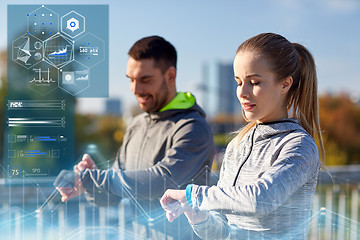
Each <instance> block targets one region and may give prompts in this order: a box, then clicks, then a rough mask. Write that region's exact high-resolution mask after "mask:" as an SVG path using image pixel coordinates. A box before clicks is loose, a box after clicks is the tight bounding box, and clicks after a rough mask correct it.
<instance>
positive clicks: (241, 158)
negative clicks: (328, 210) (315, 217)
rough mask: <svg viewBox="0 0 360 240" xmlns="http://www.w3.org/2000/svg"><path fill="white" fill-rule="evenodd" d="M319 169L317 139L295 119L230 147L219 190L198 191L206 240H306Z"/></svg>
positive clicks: (196, 203) (199, 228)
mask: <svg viewBox="0 0 360 240" xmlns="http://www.w3.org/2000/svg"><path fill="white" fill-rule="evenodd" d="M319 168H320V161H319V154H318V149H317V147H316V144H315V142H314V140H313V138H312V137H311V136H310V135H309V134H308V133H307V132H306V131H305V130H304V129H303V128H302V127H301V125H300V123H299V122H298V121H297V120H295V119H284V120H282V121H279V122H273V123H267V124H257V125H256V126H255V127H254V128H252V129H251V130H250V131H249V132H248V133H247V134H246V135H245V136H244V137H243V138H242V140H241V142H240V143H239V145H237V138H235V139H233V141H232V142H231V143H230V144H229V145H228V147H227V150H226V153H225V156H224V161H223V164H222V167H221V171H220V179H219V181H218V184H217V186H213V187H206V186H198V185H193V187H192V190H191V201H192V203H193V207H194V208H195V209H200V210H207V211H209V210H211V211H212V212H211V215H210V217H209V218H208V220H207V221H206V222H204V223H201V224H198V225H193V229H194V231H195V232H196V233H197V235H198V236H200V237H201V238H203V239H225V238H230V239H256V240H257V239H307V231H308V227H309V221H310V215H311V205H312V199H313V196H314V191H315V186H316V183H317V176H318V172H319Z"/></svg>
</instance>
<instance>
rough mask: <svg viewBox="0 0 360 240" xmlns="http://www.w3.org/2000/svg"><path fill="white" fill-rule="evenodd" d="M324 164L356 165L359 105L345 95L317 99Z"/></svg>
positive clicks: (359, 155) (359, 142)
mask: <svg viewBox="0 0 360 240" xmlns="http://www.w3.org/2000/svg"><path fill="white" fill-rule="evenodd" d="M319 104H320V123H321V127H322V130H323V138H324V144H325V151H326V163H327V165H345V164H360V104H359V102H357V103H356V102H353V101H351V99H350V97H349V96H348V95H347V94H339V95H336V96H333V95H330V94H326V95H322V96H321V97H320V99H319Z"/></svg>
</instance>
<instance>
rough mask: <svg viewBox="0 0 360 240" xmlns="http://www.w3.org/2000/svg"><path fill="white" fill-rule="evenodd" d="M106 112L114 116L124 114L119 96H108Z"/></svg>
mask: <svg viewBox="0 0 360 240" xmlns="http://www.w3.org/2000/svg"><path fill="white" fill-rule="evenodd" d="M105 114H106V115H112V116H121V115H122V102H121V99H119V98H108V99H106V102H105Z"/></svg>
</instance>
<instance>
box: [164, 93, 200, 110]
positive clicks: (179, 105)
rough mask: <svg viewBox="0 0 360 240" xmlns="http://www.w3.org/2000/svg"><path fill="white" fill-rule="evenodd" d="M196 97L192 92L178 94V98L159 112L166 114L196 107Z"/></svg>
mask: <svg viewBox="0 0 360 240" xmlns="http://www.w3.org/2000/svg"><path fill="white" fill-rule="evenodd" d="M194 104H195V97H194V95H192V94H191V93H190V92H185V93H184V92H178V93H177V94H176V96H175V97H174V98H173V100H171V101H170V102H169V103H168V104H167V105H166V106H165V107H163V108H162V109H160V111H159V112H164V111H167V110H173V109H188V108H191V107H192V106H194Z"/></svg>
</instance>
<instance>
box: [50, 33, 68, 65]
mask: <svg viewBox="0 0 360 240" xmlns="http://www.w3.org/2000/svg"><path fill="white" fill-rule="evenodd" d="M44 58H45V60H46V61H48V62H49V63H51V64H53V65H54V66H56V67H58V68H59V67H61V66H63V65H65V64H67V63H69V62H71V61H72V60H74V42H73V41H72V40H71V39H69V38H67V37H65V36H63V35H61V34H59V33H58V34H56V35H54V36H53V37H51V38H49V39H47V40H46V41H44Z"/></svg>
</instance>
